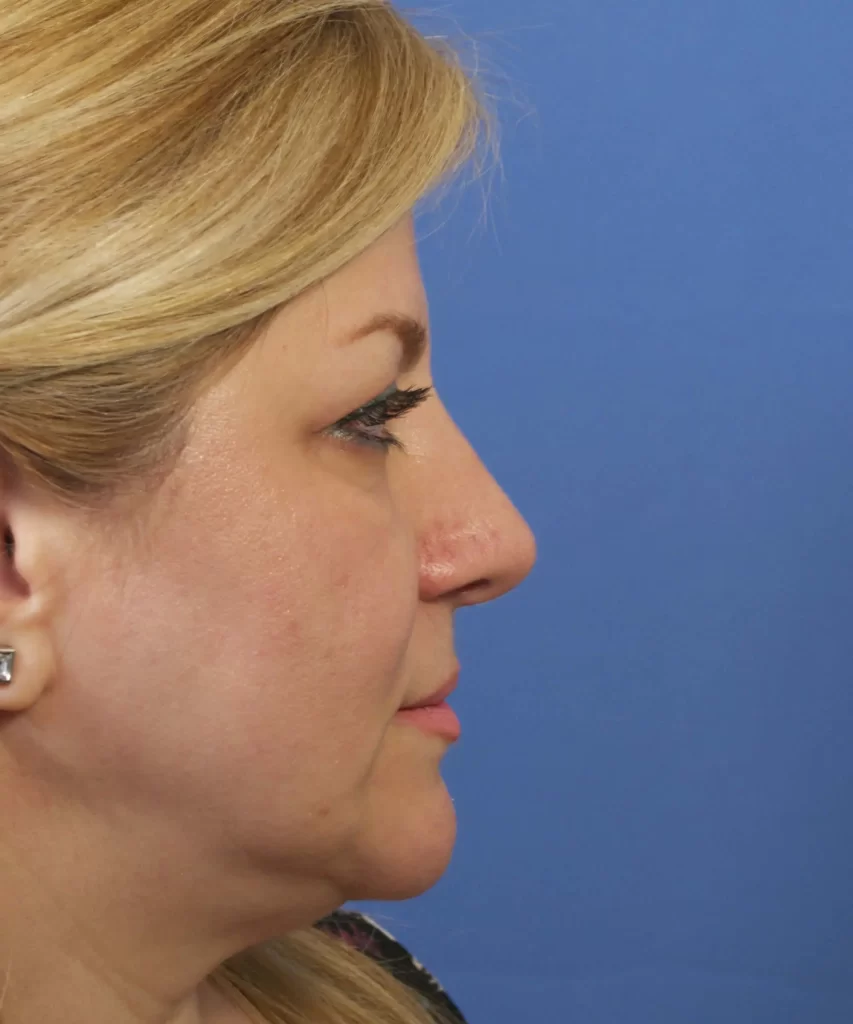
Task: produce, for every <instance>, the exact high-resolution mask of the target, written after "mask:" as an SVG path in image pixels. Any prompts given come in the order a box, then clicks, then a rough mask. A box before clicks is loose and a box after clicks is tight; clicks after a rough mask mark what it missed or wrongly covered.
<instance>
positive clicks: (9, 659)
mask: <svg viewBox="0 0 853 1024" xmlns="http://www.w3.org/2000/svg"><path fill="white" fill-rule="evenodd" d="M14 664H15V649H14V647H0V686H8V685H9V683H11V682H12V668H13V666H14Z"/></svg>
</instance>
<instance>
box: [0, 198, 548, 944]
mask: <svg viewBox="0 0 853 1024" xmlns="http://www.w3.org/2000/svg"><path fill="white" fill-rule="evenodd" d="M379 314H393V315H396V316H398V317H407V318H410V319H413V320H416V321H420V322H422V323H423V324H424V325H426V324H427V315H428V313H427V300H426V296H425V293H424V287H423V283H422V280H421V275H420V271H419V267H418V260H417V251H416V244H415V237H414V229H413V223H412V219H411V217H406V218H404V219H403V220H402V221H400V222H399V223H398V224H397V226H395V227H394V228H393V229H392V230H391V231H389V232H388V233H386V234H385V235H384V236H383V237H382V238H381V239H379V240H378V241H377V242H375V243H374V244H373V245H372V246H371V247H370V248H369V249H368V250H366V251H365V252H363V253H362V254H361V255H360V256H358V257H357V258H356V259H354V260H352V261H351V262H350V263H349V264H347V265H346V266H345V267H343V269H341V270H339V271H338V272H337V273H335V274H334V275H333V276H331V277H330V278H329V279H328V280H327V281H326V282H324V284H323V285H322V286H318V287H316V288H314V289H312V290H310V291H309V292H306V293H305V294H303V295H301V296H300V297H298V298H297V299H296V300H295V301H293V302H292V303H290V304H288V305H287V306H286V307H284V308H282V309H281V310H280V311H279V312H278V313H277V314H276V316H275V318H274V319H273V320H272V321H271V323H270V325H269V326H268V328H267V329H266V331H265V332H264V334H263V335H262V336H261V337H260V338H259V339H258V341H257V342H256V343H255V344H254V345H253V346H252V347H251V348H250V349H249V350H248V351H247V353H246V354H245V356H244V357H243V358H242V359H240V360H239V361H238V362H237V363H236V364H235V365H234V366H233V367H232V368H230V369H229V370H228V371H227V373H226V374H225V375H224V376H222V377H221V378H220V379H218V380H217V382H216V383H215V384H214V385H213V386H212V387H211V388H210V389H208V390H207V391H206V392H205V393H204V394H203V395H202V396H201V397H200V398H199V399H198V400H197V402H196V404H195V406H194V407H193V409H192V410H191V418H190V428H189V436H188V443H187V446H186V448H185V450H184V451H183V452H182V454H181V455H180V457H179V458H178V461H177V463H176V465H175V468H174V471H173V472H172V473H171V474H170V475H169V477H168V478H167V480H166V481H165V483H164V484H163V485H162V486H161V487H159V489H157V490H156V491H154V492H153V493H152V494H151V495H150V496H149V497H148V498H146V504H145V506H144V508H143V511H142V512H140V513H138V514H136V515H134V516H132V517H130V516H127V515H126V514H124V513H122V512H121V509H120V506H119V505H116V506H115V507H114V508H113V507H112V506H109V507H108V508H107V509H106V510H105V511H103V510H102V511H100V512H99V513H98V515H99V516H100V517H101V518H100V520H95V522H96V524H97V523H99V522H100V525H96V526H95V527H94V528H93V527H92V520H91V519H89V518H86V519H84V518H83V517H82V516H80V517H77V514H76V513H74V512H70V511H68V510H63V511H59V510H56V511H55V513H53V512H52V513H50V514H51V515H55V521H56V524H57V529H59V530H60V531H65V532H64V533H63V537H64V538H65V539H64V540H63V546H62V550H63V551H64V552H66V555H65V556H64V558H65V561H64V562H63V563H62V565H63V570H62V574H61V576H60V580H59V582H58V583H57V584H56V589H55V590H53V591H51V593H52V594H54V595H61V599H60V598H59V597H56V602H55V611H54V612H53V621H52V625H51V629H52V631H53V636H54V639H55V644H56V651H57V666H58V668H57V676H56V679H55V680H54V682H53V683H52V684H51V685H50V686H49V687H48V688H47V689H46V690H45V691H44V692H43V693H42V694H41V695H40V697H39V699H38V701H36V702H35V703H34V705H33V706H32V707H31V708H29V709H28V710H27V712H26V714H23V715H19V716H16V718H17V720H16V721H15V722H12V723H9V725H8V734H7V739H8V744H9V749H10V750H13V751H14V756H15V763H16V764H17V765H18V766H19V770H20V776H21V781H20V788H19V789H18V790H17V793H18V797H17V799H16V801H15V803H16V806H17V807H18V808H19V809H18V810H17V811H15V812H13V816H14V814H17V815H19V823H21V824H23V825H24V826H25V827H24V828H22V829H20V830H19V831H18V832H17V834H16V833H15V831H14V829H11V830H8V829H4V833H5V838H4V843H7V844H8V843H9V842H11V843H12V844H13V845H15V844H16V850H15V858H14V859H15V860H16V862H17V863H18V864H19V865H20V863H21V858H22V857H25V856H26V857H29V858H30V859H29V861H28V862H27V864H28V867H29V868H30V869H31V870H32V873H33V877H38V878H39V879H40V880H41V883H42V884H44V885H47V886H50V885H51V884H52V883H55V886H56V887H59V886H61V885H62V884H63V880H69V879H71V878H72V877H76V883H75V884H76V885H77V886H78V889H76V890H75V892H77V893H78V894H79V896H80V898H81V899H82V898H83V896H84V895H85V894H86V892H87V891H90V892H91V898H92V899H97V898H98V897H97V895H96V894H97V893H98V892H101V891H109V881H108V880H113V881H114V880H116V879H120V878H124V877H125V876H126V878H127V879H128V880H129V879H132V884H133V885H135V886H138V887H139V889H140V890H144V891H145V892H146V894H147V895H146V900H150V904H149V903H146V907H148V908H149V910H147V911H146V913H149V912H150V913H151V914H155V913H157V912H158V908H159V910H160V911H162V910H163V908H164V907H171V908H172V912H173V914H174V918H175V920H176V921H180V920H181V918H182V915H183V914H184V913H186V914H187V915H189V914H190V913H192V914H198V913H199V912H200V907H202V906H204V907H205V908H206V909H205V911H204V913H207V914H208V915H210V916H211V918H213V917H214V916H215V915H220V917H219V918H218V919H219V920H221V921H225V920H229V921H231V920H233V919H235V917H236V916H239V915H241V914H242V915H243V917H244V918H245V920H247V921H248V920H252V921H253V922H255V923H256V924H257V926H258V934H259V935H260V934H261V933H262V932H263V933H264V934H265V929H264V928H263V926H262V925H261V924H260V922H261V921H262V920H263V917H264V915H265V914H266V915H268V916H269V918H270V919H273V918H276V919H279V920H280V923H281V926H282V927H283V926H285V925H288V924H290V925H291V926H297V925H302V924H305V923H306V922H309V921H312V920H316V919H317V918H318V917H319V916H321V915H322V914H325V913H327V912H328V911H329V910H330V909H331V908H332V907H335V906H338V905H340V904H341V903H342V902H344V901H346V900H350V899H401V898H407V897H409V896H414V895H417V894H418V893H420V892H423V891H424V890H425V889H427V888H429V887H430V886H431V885H432V884H434V883H435V882H436V881H437V880H438V878H439V877H440V876H441V874H442V873H443V872H444V870H445V869H446V867H447V865H448V862H449V858H450V855H451V851H452V847H453V843H454V839H455V828H456V822H455V817H454V810H453V805H452V801H451V799H450V797H449V795H448V792H447V790H446V788H445V784H444V782H443V780H442V777H441V775H440V765H441V761H442V758H443V756H444V754H445V753H446V752H447V750H448V748H449V746H450V743H449V741H448V739H447V738H445V737H443V736H440V735H437V734H430V733H428V732H425V731H423V730H422V729H419V728H417V727H415V726H413V725H412V724H411V723H410V722H408V721H406V720H405V718H403V717H400V716H397V714H396V713H397V711H398V710H399V709H400V708H401V707H402V706H403V705H405V704H413V703H415V702H417V701H420V700H422V699H423V698H426V697H427V696H429V695H430V694H432V693H434V691H436V690H437V689H439V688H440V687H441V686H442V684H444V683H445V682H446V681H447V680H448V679H449V678H450V677H451V676H452V674H453V673H454V671H455V670H456V669H457V668H458V667H459V665H458V662H457V657H456V654H455V650H454V636H453V628H454V621H453V620H454V612H455V611H456V610H457V609H458V608H460V607H461V606H465V605H472V604H477V603H481V602H485V601H489V600H491V599H493V598H496V597H498V596H500V595H501V594H503V593H505V592H506V591H507V590H509V589H510V588H512V587H514V586H516V585H517V584H518V583H519V582H520V581H521V580H522V579H523V578H524V577H525V575H526V574H527V573H528V572H529V570H530V568H531V566H532V564H533V560H534V558H535V546H534V540H533V537H532V535H531V532H530V530H529V528H528V527H527V525H526V524H525V522H524V520H523V519H522V518H521V516H520V515H519V514H518V512H517V511H516V510H515V508H514V507H513V505H512V504H511V503H510V501H509V500H508V499H507V497H506V496H505V495H504V493H503V492H502V491H501V490H500V488H499V487H498V485H497V484H496V483H495V481H494V480H493V478H492V477H491V476H490V475H489V473H488V472H487V470H486V469H485V468H484V466H483V464H482V463H481V462H480V461H479V460H478V458H477V456H476V455H475V453H474V452H473V450H472V449H471V447H470V446H469V445H468V443H467V442H466V441H465V439H464V438H463V436H462V435H461V434H460V432H459V431H458V429H457V427H456V426H455V425H454V423H453V421H452V420H451V418H450V416H449V415H448V413H447V411H446V410H445V408H444V407H443V405H442V403H441V400H440V398H439V397H438V395H437V394H435V393H434V392H433V393H431V394H430V395H429V396H428V397H427V398H426V399H425V400H423V401H421V403H420V404H418V405H417V406H416V407H415V408H413V409H411V410H410V411H407V412H406V413H405V415H403V416H401V417H400V418H399V419H396V420H392V421H390V422H388V423H387V424H384V425H382V424H378V425H377V424H376V423H375V422H373V423H371V422H370V420H369V418H368V419H365V418H364V417H362V419H361V420H358V419H353V418H351V419H349V420H347V422H346V423H342V422H341V421H344V420H346V419H347V417H349V416H350V414H352V413H353V412H354V411H356V410H359V409H361V407H363V406H366V405H368V403H370V402H371V401H372V400H373V399H375V398H376V397H377V396H380V395H382V394H383V392H385V393H388V392H389V390H390V389H392V388H393V386H395V385H396V386H397V387H399V388H400V389H407V388H429V387H430V386H431V385H432V380H431V374H430V351H429V343H427V344H426V345H425V346H424V347H423V349H422V351H420V352H416V351H414V349H413V347H412V346H409V347H406V346H404V345H403V343H402V342H401V340H400V338H399V337H398V336H397V334H396V333H395V332H394V331H393V330H392V329H391V328H390V327H388V326H386V327H384V328H380V329H378V330H376V331H374V332H372V333H369V334H367V335H364V336H362V337H360V338H358V339H356V340H352V338H353V335H355V334H356V333H358V330H359V328H361V327H362V326H363V325H365V324H366V323H368V322H369V321H370V320H372V319H373V318H375V317H376V316H377V315H379ZM389 434H394V435H395V436H396V437H397V438H398V439H399V441H400V442H401V443H402V444H403V446H404V448H405V450H402V449H400V448H397V447H395V446H393V445H391V446H389V445H387V444H385V443H383V442H384V441H385V440H386V439H387V436H388V435H389ZM84 524H85V525H84ZM459 685H460V687H464V686H472V687H478V688H479V689H480V691H481V692H482V693H483V694H484V696H485V695H486V693H487V688H488V681H487V680H483V679H478V678H476V673H473V672H472V675H471V677H467V678H466V671H465V666H462V672H461V676H460V684H459ZM463 725H464V723H463ZM46 807H47V808H49V810H50V813H45V808H46ZM34 808H38V813H39V815H40V817H38V818H37V816H36V814H35V812H34ZM4 813H5V812H4ZM28 815H30V817H28ZM36 821H38V826H37V829H38V833H37V834H36V832H32V835H33V840H32V843H31V848H27V843H28V841H29V840H28V839H27V838H26V836H27V835H29V834H30V833H28V832H27V827H28V824H29V823H30V822H32V823H35V822H36ZM13 824H14V822H13ZM48 840H49V842H48ZM10 859H11V858H10ZM81 866H83V867H85V870H81ZM99 886H106V889H103V888H99ZM87 887H89V888H88V889H87ZM116 888H118V886H117V885H116ZM238 908H239V910H238ZM246 937H248V936H246Z"/></svg>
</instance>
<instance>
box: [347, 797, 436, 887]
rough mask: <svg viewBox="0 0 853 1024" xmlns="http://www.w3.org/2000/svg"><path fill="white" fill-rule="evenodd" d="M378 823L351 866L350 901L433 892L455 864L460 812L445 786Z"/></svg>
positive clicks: (411, 799) (363, 840) (405, 803)
mask: <svg viewBox="0 0 853 1024" xmlns="http://www.w3.org/2000/svg"><path fill="white" fill-rule="evenodd" d="M395 811H396V813H393V814H392V813H391V811H390V808H386V809H385V813H383V814H382V817H381V820H380V821H379V822H377V823H372V827H371V828H370V829H369V831H368V832H367V833H366V834H364V835H363V836H362V837H361V840H360V842H359V843H358V853H357V854H356V856H355V857H354V858H353V859H352V860H351V862H350V868H351V870H350V871H349V872H348V874H349V884H348V885H347V886H346V891H347V899H348V900H408V899H412V898H414V897H415V896H420V895H421V894H422V893H425V892H426V891H427V890H428V889H431V888H432V887H433V886H434V885H435V884H436V883H437V882H438V881H439V880H440V879H441V877H442V875H443V874H444V873H445V871H446V870H447V868H448V866H449V865H450V861H451V858H452V856H453V847H454V845H455V843H456V810H455V808H454V806H453V801H452V800H451V798H450V794H449V793H448V792H447V788H446V787H445V785H444V782H443V781H441V780H439V785H437V786H435V787H433V788H432V792H430V793H429V794H421V796H420V799H419V798H418V797H417V796H415V794H409V799H408V801H403V802H401V803H399V804H398V806H397V807H396V808H395Z"/></svg>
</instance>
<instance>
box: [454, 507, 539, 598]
mask: <svg viewBox="0 0 853 1024" xmlns="http://www.w3.org/2000/svg"><path fill="white" fill-rule="evenodd" d="M501 494H502V497H503V504H504V508H503V510H502V511H503V515H501V516H500V517H495V518H494V519H493V520H492V521H491V522H490V523H489V524H488V525H485V524H484V526H483V528H482V529H481V530H479V531H477V533H478V535H479V540H480V544H479V549H480V550H479V552H478V554H479V559H478V562H479V564H480V567H481V568H482V569H483V570H485V571H484V572H483V575H481V576H480V577H478V578H477V579H475V580H473V581H472V582H470V583H467V584H464V585H463V586H461V587H460V588H459V591H460V600H459V603H460V604H479V603H481V602H484V601H494V600H495V599H496V598H498V597H502V596H503V595H504V594H507V593H509V591H511V590H514V589H515V588H516V587H517V586H518V585H519V584H520V583H522V582H523V581H524V580H525V579H526V578H527V576H528V575H529V574H530V572H531V570H532V569H533V566H534V565H535V564H536V557H537V545H536V537H535V536H534V533H533V531H532V530H531V528H530V526H529V524H528V523H527V520H526V519H525V518H524V517H523V516H522V515H521V513H520V512H519V511H518V509H517V508H516V507H515V505H513V504H512V502H511V501H510V500H509V498H507V497H506V495H504V494H503V492H501ZM476 554H477V553H473V552H472V555H473V556H474V557H476ZM472 568H473V566H472Z"/></svg>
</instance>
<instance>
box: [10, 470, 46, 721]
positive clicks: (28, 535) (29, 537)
mask: <svg viewBox="0 0 853 1024" xmlns="http://www.w3.org/2000/svg"><path fill="white" fill-rule="evenodd" d="M58 552H59V548H58V545H57V522H56V519H55V516H52V515H51V514H50V513H49V512H48V511H47V510H46V508H45V507H44V506H43V505H40V504H39V503H38V502H36V501H35V500H34V499H33V498H32V496H31V497H30V498H25V497H23V496H22V495H21V494H20V493H18V492H17V491H13V489H12V488H10V487H9V486H7V482H3V483H0V649H7V650H9V649H11V650H13V651H14V652H15V653H14V658H13V659H12V661H13V663H12V666H11V667H12V671H11V680H10V681H9V682H4V681H3V676H2V675H0V720H2V713H3V712H6V711H10V712H11V711H25V710H26V709H27V708H29V707H32V705H34V704H35V703H36V702H37V701H38V699H39V698H40V697H41V695H42V694H43V693H44V692H45V690H47V689H48V688H49V687H50V686H51V684H52V683H53V681H54V678H55V676H56V657H55V655H56V651H55V640H54V635H53V632H52V630H51V625H52V613H53V611H54V609H55V606H56V596H57V588H56V586H55V582H54V581H55V579H56V570H57V568H58V566H57V564H56V563H55V560H54V559H55V557H56V554H57V553H58ZM3 660H4V661H6V660H7V659H3Z"/></svg>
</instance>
